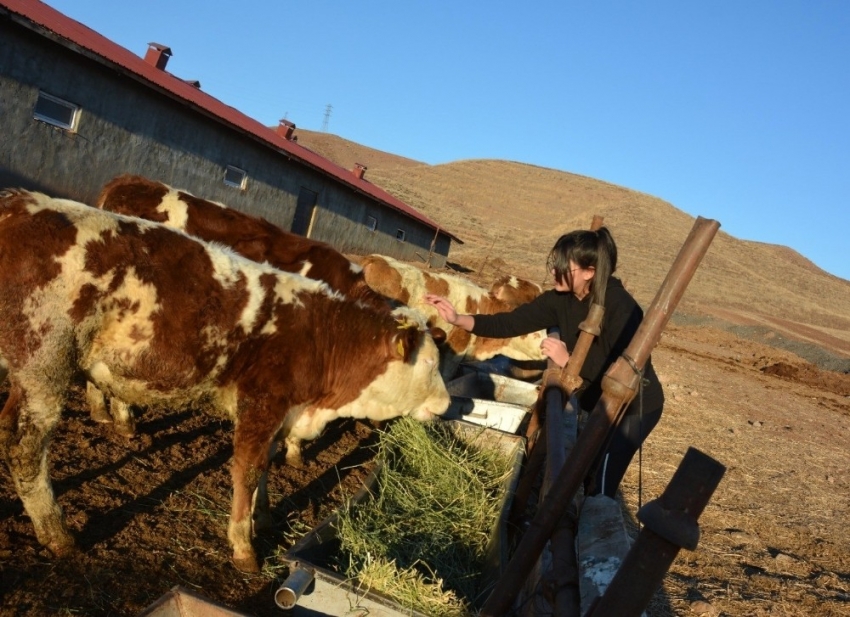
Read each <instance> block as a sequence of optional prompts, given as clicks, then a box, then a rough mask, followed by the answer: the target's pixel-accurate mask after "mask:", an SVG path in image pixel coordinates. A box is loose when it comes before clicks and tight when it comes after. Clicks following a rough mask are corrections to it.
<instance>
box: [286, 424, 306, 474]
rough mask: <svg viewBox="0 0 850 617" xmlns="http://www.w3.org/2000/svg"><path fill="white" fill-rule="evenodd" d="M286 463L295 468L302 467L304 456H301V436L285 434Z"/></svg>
mask: <svg viewBox="0 0 850 617" xmlns="http://www.w3.org/2000/svg"><path fill="white" fill-rule="evenodd" d="M285 443H286V463H287V464H288V465H292V466H293V467H295V468H297V469H301V468H303V467H304V457H303V456H301V438H299V437H296V436H294V435H292V434H291V433H290V434H289V435H287V436H286V440H285Z"/></svg>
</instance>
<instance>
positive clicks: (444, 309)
mask: <svg viewBox="0 0 850 617" xmlns="http://www.w3.org/2000/svg"><path fill="white" fill-rule="evenodd" d="M425 302H427V303H428V304H431V305H433V306H434V308H436V309H437V312H438V313H439V314H440V317H442V318H443V319H445V320H446V321H447V322H448V323H450V324H451V325H453V326H454V325H456V324H457V311H456V310H455V307H454V305H452V303H451V302H449V301H448V300H446V299H445V298H444V297H442V296H438V295H435V294H425Z"/></svg>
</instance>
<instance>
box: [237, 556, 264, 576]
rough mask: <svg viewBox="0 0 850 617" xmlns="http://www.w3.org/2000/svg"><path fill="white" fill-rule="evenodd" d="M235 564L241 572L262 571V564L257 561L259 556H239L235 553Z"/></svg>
mask: <svg viewBox="0 0 850 617" xmlns="http://www.w3.org/2000/svg"><path fill="white" fill-rule="evenodd" d="M233 565H234V566H235V567H236V569H237V570H239V571H240V572H248V573H250V574H256V573H257V572H259V571H260V565H259V564H258V563H257V557H256V556H255V555H245V556H242V557H237V556H236V555H234V556H233Z"/></svg>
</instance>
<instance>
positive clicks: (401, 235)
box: [395, 229, 404, 242]
mask: <svg viewBox="0 0 850 617" xmlns="http://www.w3.org/2000/svg"><path fill="white" fill-rule="evenodd" d="M395 239H396V240H398V241H399V242H404V230H403V229H396V232H395Z"/></svg>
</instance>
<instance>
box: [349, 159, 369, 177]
mask: <svg viewBox="0 0 850 617" xmlns="http://www.w3.org/2000/svg"><path fill="white" fill-rule="evenodd" d="M367 169H368V167H366V166H365V165H363V164H362V163H354V169H352V170H351V173H353V174H354V175H355V176H356V177H357V179H358V180H362V179H363V174H364V173H366V170H367Z"/></svg>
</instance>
